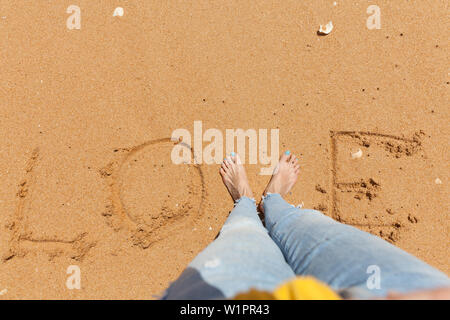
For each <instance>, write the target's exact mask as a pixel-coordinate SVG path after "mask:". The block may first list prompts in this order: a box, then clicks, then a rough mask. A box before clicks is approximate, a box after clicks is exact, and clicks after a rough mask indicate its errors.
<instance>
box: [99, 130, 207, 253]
mask: <svg viewBox="0 0 450 320" xmlns="http://www.w3.org/2000/svg"><path fill="white" fill-rule="evenodd" d="M174 144H178V145H180V146H182V147H184V148H187V150H188V152H191V154H192V156H193V157H194V153H193V149H192V147H191V146H189V145H187V144H185V143H183V142H180V141H172V140H171V139H170V138H162V139H157V140H152V141H148V142H145V143H143V144H141V145H138V146H135V147H132V148H121V149H115V150H114V155H115V160H113V161H112V162H110V163H109V164H108V165H107V166H106V167H104V168H102V169H101V170H100V175H101V176H102V177H103V178H104V179H105V180H106V181H107V183H108V185H109V187H110V191H111V196H110V198H109V203H108V205H107V206H106V210H105V211H104V212H103V213H102V215H103V216H104V217H105V218H106V221H107V223H108V225H109V226H111V227H112V228H113V229H114V230H115V231H119V230H121V229H126V230H129V231H130V232H131V237H130V238H131V241H132V243H133V245H134V246H137V247H140V248H142V249H146V248H148V247H150V246H151V245H152V244H154V243H156V242H157V241H160V240H162V239H164V238H166V237H168V236H169V235H171V234H174V233H176V232H177V230H181V229H182V228H186V227H187V226H188V225H192V226H194V223H195V222H196V221H197V219H198V218H200V217H201V216H202V215H203V202H204V200H205V198H206V189H205V185H204V177H203V172H202V169H201V166H200V165H198V164H174V163H173V162H172V160H171V152H172V149H173V146H174ZM194 162H195V161H194Z"/></svg>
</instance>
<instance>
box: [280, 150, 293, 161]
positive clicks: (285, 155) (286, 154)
mask: <svg viewBox="0 0 450 320" xmlns="http://www.w3.org/2000/svg"><path fill="white" fill-rule="evenodd" d="M290 157H291V152H290V151H289V150H288V151H286V152H284V153H283V154H282V155H281V157H280V162H282V161H285V162H287V161H289V159H290Z"/></svg>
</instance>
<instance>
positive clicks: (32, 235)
mask: <svg viewBox="0 0 450 320" xmlns="http://www.w3.org/2000/svg"><path fill="white" fill-rule="evenodd" d="M372 4H375V5H377V6H378V7H379V8H380V10H381V11H380V12H381V26H380V28H374V29H369V28H368V26H367V20H368V18H369V16H370V14H368V13H367V8H368V6H369V5H372ZM70 5H76V6H77V7H79V9H80V15H81V20H80V21H81V22H80V23H81V25H80V28H79V29H78V28H73V29H70V28H68V22H67V20H68V18H69V17H70V16H71V14H72V13H67V9H68V7H69V6H70ZM119 6H120V7H122V8H123V15H122V16H120V15H117V14H116V15H115V16H114V15H113V13H114V12H115V9H116V8H117V7H119ZM448 15H449V3H448V1H444V0H420V1H414V2H411V1H406V0H396V1H387V0H379V1H377V2H376V3H372V2H371V1H370V3H369V2H367V1H357V0H355V1H343V0H341V1H336V3H334V1H331V0H330V1H329V0H327V1H325V0H315V1H294V0H285V1H282V2H273V1H260V0H258V1H203V0H201V1H194V2H193V3H190V2H185V1H153V0H151V1H143V0H139V1H120V2H118V1H106V0H101V1H87V0H79V1H77V2H76V3H72V2H67V1H58V2H55V1H33V2H30V1H24V0H18V1H14V2H11V1H7V0H0V299H25V298H27V299H93V298H97V299H155V298H158V297H159V296H160V295H161V294H162V292H163V290H164V289H165V288H167V286H168V284H169V283H170V282H171V281H174V280H175V279H176V278H177V276H178V275H179V274H180V273H181V272H182V271H183V269H184V268H185V267H186V266H187V264H188V263H189V262H190V261H191V260H192V259H193V258H194V257H195V256H196V254H198V253H199V252H200V251H201V250H202V249H203V248H205V247H206V246H207V245H208V244H209V243H210V242H211V241H212V240H213V239H214V238H215V237H216V236H217V234H218V232H219V231H220V228H221V226H222V224H223V222H224V221H225V219H226V218H227V216H228V213H229V212H230V210H231V209H232V207H233V202H232V200H231V198H230V197H229V195H228V193H227V191H226V189H225V187H224V186H223V184H222V181H221V179H220V176H219V174H218V170H219V164H216V163H207V161H201V163H195V162H194V160H192V161H191V162H190V163H181V164H176V163H174V161H173V156H172V153H173V149H174V142H173V141H171V137H172V135H173V132H174V131H175V130H177V129H185V130H186V131H188V132H190V133H191V134H192V138H194V131H195V130H194V123H195V121H200V122H201V124H202V130H203V131H202V133H205V132H206V131H207V130H208V129H216V130H217V132H221V133H223V136H224V141H223V145H224V147H223V154H225V151H226V150H225V143H226V141H225V137H226V130H227V129H233V130H235V129H238V128H241V129H243V130H248V129H250V130H255V132H259V130H260V129H266V130H268V132H270V131H271V130H275V129H278V133H279V145H278V150H277V152H279V153H281V152H283V151H284V150H291V151H292V152H293V153H296V154H297V155H299V160H300V163H301V173H300V178H299V181H298V182H297V184H296V186H295V187H294V189H293V191H292V192H291V194H289V195H288V197H287V199H288V200H289V201H290V202H291V203H293V204H295V205H298V204H302V205H303V207H305V208H314V209H317V210H320V211H322V212H324V213H325V214H326V215H328V216H330V217H332V218H334V219H336V220H338V221H341V222H344V223H348V224H351V225H353V226H355V227H357V228H360V229H362V230H365V231H368V232H370V233H372V234H374V235H376V236H379V237H381V238H383V239H385V240H387V241H389V242H391V243H393V244H394V245H396V246H398V247H400V248H402V249H404V250H406V251H407V252H409V253H411V254H413V255H415V256H417V257H419V258H420V259H422V260H424V261H426V262H427V263H429V264H431V265H432V266H434V267H436V268H438V269H439V270H442V271H443V272H445V273H447V274H450V263H449V262H450V261H449V256H450V255H449V241H450V236H449V230H450V219H449V217H448V214H449V209H450V208H449V201H448V199H449V191H450V190H449V182H450V180H449V179H450V175H449V172H450V171H449V159H450V150H449V137H450V128H449V125H448V123H449V120H450V111H449V102H450V99H449V98H450V95H449V81H450V77H449V55H448V52H449V41H448V33H447V30H448V29H449V27H450V26H449V20H448ZM329 21H332V22H333V30H332V31H331V32H330V33H329V34H328V35H318V33H317V31H318V30H319V26H320V25H325V24H327V23H328V22H329ZM192 143H193V139H192ZM207 145H208V142H205V141H203V145H202V148H200V147H199V149H198V150H203V156H204V154H206V151H205V147H206V146H207ZM191 146H192V148H193V147H194V146H193V145H192V144H191ZM260 147H261V145H258V151H259V150H260ZM245 150H246V152H247V155H246V160H247V161H246V162H247V164H246V169H247V171H248V176H249V180H250V184H251V186H252V188H253V190H254V192H255V194H257V195H258V196H257V197H258V198H259V197H260V194H261V192H262V191H263V190H264V187H265V186H266V184H267V182H268V181H269V179H270V176H268V175H262V174H260V173H261V168H262V167H267V165H264V164H262V163H261V162H260V161H259V158H258V159H257V160H258V161H257V163H254V164H249V162H250V158H249V148H248V147H247V148H246V149H245ZM191 151H192V152H193V150H191V149H189V150H188V154H189V153H191ZM268 151H269V153H270V152H274V150H273V149H271V148H270V145H269V148H268ZM189 156H190V154H189ZM194 158H195V155H194V157H193V158H192V159H194ZM74 265H75V266H78V267H79V269H80V271H81V289H79V290H70V289H68V288H67V286H66V281H67V278H68V276H69V275H68V274H67V270H68V267H69V266H74Z"/></svg>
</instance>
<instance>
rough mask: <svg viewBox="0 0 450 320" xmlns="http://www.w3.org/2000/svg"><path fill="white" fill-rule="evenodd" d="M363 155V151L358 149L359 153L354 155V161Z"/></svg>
mask: <svg viewBox="0 0 450 320" xmlns="http://www.w3.org/2000/svg"><path fill="white" fill-rule="evenodd" d="M362 154H363V152H362V150H361V149H358V151H356V152H354V153H352V159H359V158H361V157H362Z"/></svg>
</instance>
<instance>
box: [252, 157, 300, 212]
mask: <svg viewBox="0 0 450 320" xmlns="http://www.w3.org/2000/svg"><path fill="white" fill-rule="evenodd" d="M299 172H300V165H299V164H298V160H297V157H296V156H295V155H294V154H291V153H290V152H289V151H286V152H285V153H284V154H283V155H282V156H281V157H280V162H279V163H278V165H277V167H276V168H275V170H274V173H273V175H272V178H271V179H270V181H269V184H268V185H267V187H266V190H264V193H263V195H264V196H265V195H267V194H268V193H278V194H280V195H281V196H284V195H285V194H287V193H288V192H289V191H291V189H292V187H293V186H294V184H295V183H296V182H297V177H298V174H299ZM259 209H260V211H261V212H263V208H262V204H260V205H259Z"/></svg>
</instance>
